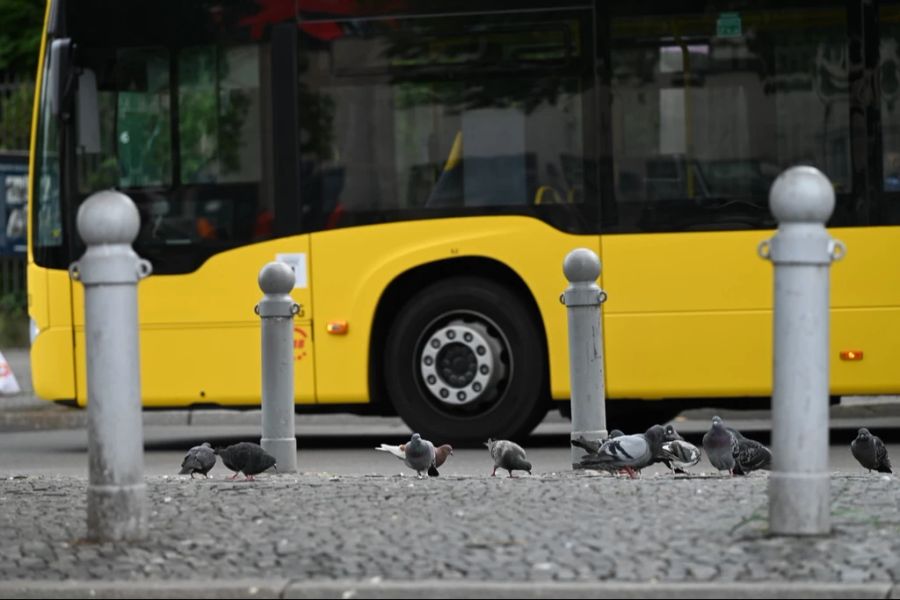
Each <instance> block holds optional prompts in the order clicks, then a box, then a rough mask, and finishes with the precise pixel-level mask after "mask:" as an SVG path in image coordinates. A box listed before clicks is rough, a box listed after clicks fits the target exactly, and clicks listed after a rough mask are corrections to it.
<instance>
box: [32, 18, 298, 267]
mask: <svg viewBox="0 0 900 600" xmlns="http://www.w3.org/2000/svg"><path fill="white" fill-rule="evenodd" d="M281 6H283V7H285V8H286V9H289V10H287V12H284V14H282V12H283V11H280V12H278V13H277V14H268V13H266V14H262V13H259V9H258V7H256V6H252V5H248V6H237V5H234V6H220V5H218V4H214V5H208V4H207V3H178V2H167V3H166V4H165V6H164V7H162V6H158V7H155V8H154V7H152V6H150V5H146V4H141V5H140V6H138V5H134V6H132V5H127V6H126V5H116V6H115V7H112V8H110V7H108V6H107V4H106V3H102V2H96V1H93V0H86V2H84V3H80V4H79V7H78V10H73V11H71V12H70V13H68V16H67V35H68V36H70V37H71V38H72V39H73V40H77V45H78V50H77V52H76V53H74V56H75V61H76V64H75V65H74V69H73V71H74V72H75V73H76V74H89V75H90V76H91V77H90V78H89V80H90V81H96V100H95V101H94V102H92V103H90V104H91V105H92V108H93V110H90V111H88V112H90V113H96V116H95V118H92V119H87V120H86V121H85V122H88V123H94V122H96V124H97V127H96V130H97V134H96V135H93V136H92V135H85V136H82V137H78V141H77V142H74V141H73V140H75V139H76V136H74V135H71V136H68V138H66V140H64V141H63V142H62V143H63V144H67V145H69V146H70V147H69V149H68V150H67V151H68V152H72V153H73V154H74V160H73V161H72V162H71V164H72V166H73V168H72V169H70V170H68V171H65V173H64V177H65V178H66V181H65V182H62V183H61V182H59V181H57V180H58V179H59V175H58V168H56V167H54V165H55V164H56V162H57V159H56V154H57V152H58V146H59V143H60V142H59V141H58V137H56V134H55V127H56V126H58V122H54V120H53V119H52V118H48V117H47V114H48V113H47V111H41V121H40V134H39V138H40V139H39V145H38V147H37V149H38V156H39V157H40V158H39V160H38V163H37V168H36V173H37V179H36V181H37V182H38V186H37V188H36V189H37V190H38V192H39V194H38V195H37V196H36V199H37V201H38V204H39V209H38V215H39V216H38V219H37V220H38V223H37V229H36V238H35V239H36V242H35V244H36V248H37V247H39V246H44V247H53V246H54V245H55V246H65V245H68V244H67V242H66V241H65V239H66V238H67V236H71V237H72V239H71V240H70V241H71V242H72V244H71V245H72V249H74V250H72V251H74V252H75V254H76V255H77V254H78V251H79V248H80V246H79V244H80V241H79V240H78V239H77V236H74V235H72V234H70V233H66V230H65V227H64V223H62V222H61V220H60V217H59V213H60V206H59V192H58V191H57V190H58V189H59V188H60V187H63V188H64V189H70V190H71V191H72V192H76V193H77V196H76V195H75V194H73V197H70V198H67V199H66V203H67V206H66V207H65V209H64V210H66V211H69V210H75V209H77V206H78V204H79V203H80V202H81V201H82V200H83V199H84V198H86V197H87V196H88V195H89V194H91V193H93V192H95V191H97V190H100V189H104V188H116V189H120V190H122V191H124V192H125V193H127V194H128V195H129V196H130V197H131V198H132V199H133V200H134V202H135V204H136V205H137V207H138V210H139V212H140V214H141V230H140V233H139V234H138V238H137V240H136V241H135V247H136V250H137V251H138V252H139V253H140V254H142V255H143V256H145V257H147V258H149V259H151V260H153V261H154V263H155V267H154V269H155V271H154V272H156V273H160V274H162V273H183V272H187V271H191V270H193V269H196V268H197V267H198V266H199V265H200V264H202V263H203V261H205V260H206V259H207V258H208V257H209V256H211V255H212V254H215V253H217V252H220V251H222V250H226V249H229V248H233V247H236V246H238V245H241V244H244V243H247V242H251V241H256V240H261V239H267V238H270V237H272V236H273V222H274V220H275V218H276V215H274V205H275V199H274V189H273V186H272V185H271V170H272V160H273V157H272V150H271V135H272V121H271V119H272V116H271V110H272V102H271V93H270V91H271V85H270V84H271V82H270V77H271V63H272V57H271V53H270V51H269V47H270V42H269V35H270V26H271V25H273V24H275V23H276V22H278V21H279V19H282V20H283V19H289V20H293V8H292V7H293V4H292V3H289V2H284V3H282V4H281ZM188 34H189V35H188ZM91 97H93V95H91ZM42 101H43V102H46V101H47V96H46V95H45V98H44V99H42ZM94 103H95V104H96V106H93V104H94ZM74 104H75V103H74V102H73V107H74ZM88 104H89V103H82V104H79V105H78V106H79V107H80V108H82V109H84V108H85V107H86V106H87V105H88ZM80 117H81V114H80V113H79V119H80ZM78 122H79V123H81V122H82V121H81V120H79V121H78ZM85 129H86V130H87V128H85ZM92 131H93V129H92ZM82 138H83V139H85V140H90V141H91V143H89V144H82V143H81V141H82ZM95 138H96V139H95ZM66 186H70V187H66ZM291 227H294V226H293V225H290V226H286V227H285V228H286V229H290V228H291ZM294 228H295V227H294ZM70 250H71V249H70ZM45 254H46V255H47V256H46V257H44V255H45ZM54 257H55V258H54ZM37 261H38V263H39V264H41V265H44V266H64V264H65V263H66V262H67V261H66V259H65V258H64V257H63V256H62V254H61V253H60V252H57V251H52V252H51V251H47V252H39V253H38V255H37Z"/></svg>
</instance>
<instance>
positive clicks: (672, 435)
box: [654, 423, 700, 473]
mask: <svg viewBox="0 0 900 600" xmlns="http://www.w3.org/2000/svg"><path fill="white" fill-rule="evenodd" d="M654 462H661V463H663V464H664V465H666V466H667V467H668V468H669V469H670V470H671V471H672V472H673V473H684V472H685V470H684V469H685V468H686V467H692V466H694V465H696V464H697V463H698V462H700V449H699V448H697V446H695V445H693V444H691V443H689V442H686V441H685V439H684V438H683V437H681V434H680V433H678V431H676V430H675V426H674V425H672V424H671V423H670V424H668V425H666V437H665V442H663V445H662V450H661V452H660V453H659V455H658V456H657V457H656V459H655V460H654Z"/></svg>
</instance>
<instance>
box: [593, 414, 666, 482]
mask: <svg viewBox="0 0 900 600" xmlns="http://www.w3.org/2000/svg"><path fill="white" fill-rule="evenodd" d="M665 435H666V432H665V429H664V428H663V426H662V425H654V426H653V427H651V428H650V429H648V430H647V431H645V432H644V433H636V434H632V435H622V436H618V437H614V438H609V439H607V440H606V441H605V442H603V445H602V446H600V449H599V450H598V451H597V453H596V454H588V455H587V456H584V457H583V458H582V459H581V463H580V465H581V466H582V467H586V468H588V469H602V470H605V471H620V470H623V471H625V472H626V473H628V476H629V477H631V478H632V479H634V478H635V477H636V474H637V472H639V471H640V470H641V469H643V468H644V467H646V466H647V465H649V464H651V463H652V462H653V461H654V459H655V457H656V456H658V455H659V453H660V452H661V451H662V444H663V442H664V441H665Z"/></svg>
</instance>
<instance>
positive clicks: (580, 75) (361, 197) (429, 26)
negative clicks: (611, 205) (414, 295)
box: [301, 10, 593, 227]
mask: <svg viewBox="0 0 900 600" xmlns="http://www.w3.org/2000/svg"><path fill="white" fill-rule="evenodd" d="M588 16H589V13H587V12H586V11H585V12H584V13H582V12H579V11H576V10H568V11H560V12H550V11H546V12H540V11H535V12H524V13H519V14H502V15H493V14H478V15H477V18H476V15H458V14H456V15H443V16H434V17H432V16H418V17H410V18H393V19H390V20H383V19H374V20H362V19H361V20H355V21H353V23H352V26H351V23H349V22H346V21H327V22H326V21H314V20H313V21H306V20H304V21H303V25H302V27H301V32H302V35H301V53H302V57H301V64H302V65H303V72H302V75H301V90H302V91H301V96H302V102H301V105H302V106H303V107H304V108H302V109H301V127H302V137H301V143H302V145H303V147H302V150H303V155H304V163H305V166H306V171H305V173H306V177H305V178H304V187H305V189H304V192H305V193H304V201H305V202H306V203H307V205H309V206H310V207H311V209H312V211H313V212H314V213H316V214H318V215H319V219H318V220H313V221H312V222H311V223H309V226H310V227H316V226H325V227H330V226H346V225H353V224H360V223H365V222H376V221H382V220H384V219H386V218H389V219H391V220H395V219H405V218H408V219H411V218H428V217H436V216H446V215H447V214H448V211H450V212H453V211H456V212H462V213H463V214H471V213H472V212H479V211H482V212H483V211H505V212H510V211H512V212H520V213H531V212H533V211H534V210H535V207H536V206H537V207H541V206H543V207H544V208H545V209H547V210H552V207H551V205H552V206H555V207H557V208H561V209H563V210H569V209H572V205H578V204H581V203H584V202H585V199H586V197H588V196H589V195H590V194H589V192H590V190H588V187H589V186H588V185H586V182H585V179H586V176H585V171H586V170H589V169H590V168H593V166H589V167H588V169H586V168H585V166H584V165H585V164H586V162H587V161H588V160H589V154H590V153H589V150H587V149H586V148H587V147H588V146H589V145H588V144H586V143H585V136H587V135H590V133H591V132H590V127H589V126H588V125H587V124H586V121H587V119H588V118H589V115H588V114H587V113H588V109H587V108H586V106H587V105H588V102H587V94H588V91H589V89H590V88H591V81H592V78H593V73H592V71H591V69H590V64H591V61H590V56H591V37H590V36H589V35H588V33H587V32H588V30H589V23H590V20H589V18H588ZM313 18H314V17H313ZM313 89H317V90H318V91H317V93H313V92H312V91H310V90H313ZM592 164H593V163H592ZM566 207H567V208H566ZM574 210H580V209H578V208H574ZM388 215H390V216H388Z"/></svg>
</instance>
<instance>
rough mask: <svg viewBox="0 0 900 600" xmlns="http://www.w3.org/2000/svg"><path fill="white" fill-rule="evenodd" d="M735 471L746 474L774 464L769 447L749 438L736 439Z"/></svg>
mask: <svg viewBox="0 0 900 600" xmlns="http://www.w3.org/2000/svg"><path fill="white" fill-rule="evenodd" d="M733 455H734V472H735V473H737V474H738V475H746V474H747V473H749V472H751V471H756V470H758V469H769V468H771V465H772V453H771V452H770V451H769V449H768V448H766V447H765V446H763V445H762V444H760V443H759V442H757V441H756V440H751V439H748V438H743V439H740V440H735V446H734V454H733Z"/></svg>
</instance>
